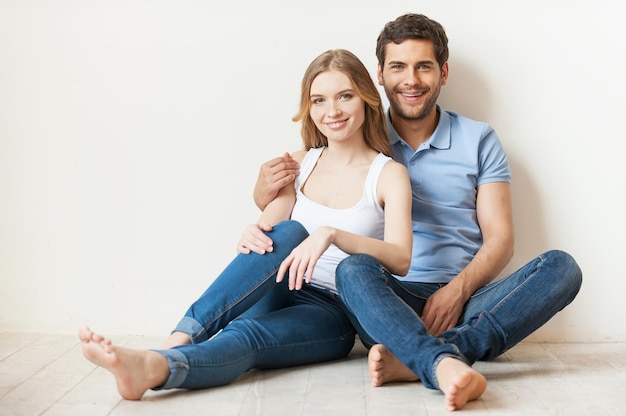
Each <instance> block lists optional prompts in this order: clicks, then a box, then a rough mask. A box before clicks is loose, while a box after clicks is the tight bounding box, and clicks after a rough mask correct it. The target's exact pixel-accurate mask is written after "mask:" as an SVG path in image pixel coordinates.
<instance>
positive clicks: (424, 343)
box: [335, 250, 582, 389]
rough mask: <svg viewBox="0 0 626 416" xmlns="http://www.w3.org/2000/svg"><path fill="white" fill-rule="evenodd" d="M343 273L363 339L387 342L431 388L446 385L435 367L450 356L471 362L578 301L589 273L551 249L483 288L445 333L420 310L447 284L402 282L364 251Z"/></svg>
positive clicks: (340, 287) (339, 275) (340, 278)
mask: <svg viewBox="0 0 626 416" xmlns="http://www.w3.org/2000/svg"><path fill="white" fill-rule="evenodd" d="M335 279H336V283H337V291H338V293H339V296H340V298H341V300H342V302H343V303H344V304H345V306H346V307H347V308H348V314H349V315H350V318H351V320H352V323H353V325H354V326H355V328H356V329H357V332H358V334H359V336H360V338H361V339H362V340H363V343H364V344H365V345H366V346H368V347H370V346H371V345H373V344H383V345H385V346H386V347H387V348H388V349H389V351H391V353H393V354H394V355H395V356H396V357H397V358H398V359H399V360H400V361H401V362H402V363H403V364H404V365H406V366H407V367H408V368H409V369H411V371H413V372H414V373H415V374H416V375H417V376H418V377H419V378H420V380H421V381H422V382H423V383H424V385H425V386H426V387H429V388H435V389H438V388H439V387H438V383H437V379H436V376H435V371H436V368H437V364H438V363H439V361H440V360H441V359H442V358H444V357H447V356H452V357H455V358H458V359H461V360H463V361H465V362H466V363H468V364H470V365H471V364H473V363H474V362H476V361H478V360H488V359H492V358H495V357H497V356H498V355H500V354H502V353H504V352H505V351H506V350H508V349H509V348H511V347H513V346H514V345H516V344H517V343H518V342H520V341H521V340H522V339H524V338H525V337H527V336H528V335H530V334H531V333H532V332H533V331H535V330H537V329H538V328H539V327H541V326H542V325H543V324H545V323H546V322H547V321H548V320H549V319H550V318H552V317H553V316H554V315H555V314H556V313H557V312H559V311H560V310H561V309H563V308H564V307H565V306H567V305H568V304H569V303H570V302H572V300H574V297H575V296H576V294H577V293H578V291H579V289H580V286H581V284H582V272H581V270H580V268H579V267H578V265H577V264H576V262H575V261H574V259H573V258H572V257H571V256H570V255H569V254H567V253H565V252H563V251H558V250H554V251H549V252H546V253H544V254H542V255H540V256H538V257H537V258H535V259H534V260H533V261H531V262H530V263H528V264H526V265H525V266H524V267H522V268H520V269H519V270H517V271H516V272H514V273H512V274H511V275H509V276H507V277H506V278H503V279H501V280H497V281H495V282H492V283H490V284H488V285H486V286H484V287H483V288H481V289H479V290H478V291H476V293H474V295H473V296H472V297H471V298H470V300H469V301H468V302H467V304H466V305H465V309H464V311H463V314H462V316H461V318H460V320H459V323H458V325H457V326H456V327H454V328H452V329H450V330H448V331H446V332H444V333H443V334H441V335H440V336H438V337H434V336H432V335H430V334H429V333H428V330H427V329H426V327H425V325H424V323H423V322H422V320H421V318H420V316H421V313H422V310H423V308H424V305H425V303H426V299H427V298H428V297H429V296H430V295H431V294H433V293H434V292H435V291H436V290H437V289H439V288H440V287H441V286H443V285H442V284H432V283H415V282H405V281H402V280H401V279H398V278H395V277H393V276H392V275H391V274H390V273H389V272H388V271H387V270H386V269H385V268H384V267H383V266H382V265H381V264H380V262H379V261H378V260H376V259H375V258H373V257H370V256H367V255H362V254H356V255H352V256H350V257H348V258H346V259H344V260H343V261H342V262H341V263H340V264H339V266H338V268H337V271H336V276H335Z"/></svg>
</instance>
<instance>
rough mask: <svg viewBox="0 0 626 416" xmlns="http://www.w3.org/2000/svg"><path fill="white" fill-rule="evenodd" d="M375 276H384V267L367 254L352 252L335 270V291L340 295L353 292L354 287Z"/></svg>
mask: <svg viewBox="0 0 626 416" xmlns="http://www.w3.org/2000/svg"><path fill="white" fill-rule="evenodd" d="M376 276H384V267H383V265H382V264H381V263H380V262H379V261H378V260H376V258H374V257H372V256H370V255H368V254H352V255H350V256H348V257H346V258H345V259H343V260H342V261H341V262H340V263H339V265H338V266H337V269H336V270H335V284H336V285H337V293H339V295H340V296H341V295H342V293H354V289H355V287H358V286H360V285H361V284H362V283H364V282H366V281H368V280H370V279H373V278H375V277H376ZM357 290H358V289H357Z"/></svg>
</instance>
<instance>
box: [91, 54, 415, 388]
mask: <svg viewBox="0 0 626 416" xmlns="http://www.w3.org/2000/svg"><path fill="white" fill-rule="evenodd" d="M293 120H294V121H301V122H302V139H303V143H304V147H305V150H303V151H297V152H295V153H294V154H293V155H292V156H293V158H294V159H295V160H297V161H298V162H299V163H300V165H301V173H300V175H299V176H298V178H297V180H296V182H295V186H294V187H285V188H284V189H283V190H281V191H280V193H279V195H278V196H277V197H276V198H275V200H274V201H273V202H272V203H270V204H269V205H268V206H267V207H266V209H265V210H264V211H263V213H262V215H261V217H260V219H259V220H258V222H257V224H254V225H252V226H251V227H258V228H260V229H262V230H266V232H267V233H268V235H271V239H272V240H273V241H274V247H273V250H272V251H271V252H266V253H263V254H258V253H254V252H250V251H249V250H248V248H247V247H246V245H245V243H243V241H245V239H242V243H240V245H239V251H240V254H239V255H238V256H237V257H236V258H235V260H233V262H232V263H231V264H230V265H229V266H228V267H227V268H226V269H225V270H224V271H223V272H222V274H221V275H220V276H218V278H217V279H216V280H215V281H214V282H213V283H212V284H211V286H210V287H209V288H208V289H207V291H206V292H205V293H204V294H203V295H202V296H201V297H200V298H199V299H198V300H197V301H196V302H195V303H194V304H193V305H192V306H191V307H190V308H189V310H188V311H187V313H186V314H185V316H184V317H183V319H182V320H181V321H180V323H179V324H178V326H177V327H176V329H175V330H174V332H173V333H172V334H171V336H170V337H169V338H168V340H167V341H166V342H165V344H164V346H163V349H161V350H134V349H129V348H124V347H119V346H115V345H113V344H112V343H111V342H110V341H109V340H108V339H106V338H104V337H102V336H100V335H97V334H95V333H93V332H92V331H91V330H90V329H89V328H87V327H83V328H81V329H80V330H79V337H80V339H81V340H82V341H83V353H84V355H85V357H86V358H88V359H89V360H91V361H92V362H94V363H96V364H98V365H100V366H102V367H105V368H107V369H108V370H109V371H111V372H112V373H113V375H114V376H115V379H116V383H117V387H118V391H119V393H120V394H121V396H122V397H124V398H125V399H131V400H138V399H140V398H141V397H142V396H143V394H144V393H145V392H146V391H147V390H149V389H169V388H185V389H197V388H206V387H211V386H218V385H223V384H228V383H230V382H231V381H233V380H234V379H235V378H237V377H238V376H239V375H241V374H242V373H244V372H245V371H247V370H249V369H252V368H280V367H287V366H296V365H303V364H310V363H316V362H322V361H328V360H333V359H338V358H341V357H344V356H346V355H347V354H348V353H349V352H350V350H351V349H352V347H353V345H354V339H355V330H354V328H353V327H352V325H351V324H350V320H349V318H348V316H347V315H346V312H345V308H344V306H343V304H342V303H341V300H340V299H338V296H337V291H336V288H335V281H334V272H335V268H336V266H337V264H338V263H339V261H341V259H343V258H344V257H346V256H347V255H348V254H352V253H364V254H369V255H371V256H373V257H375V258H377V259H378V260H379V261H380V262H381V263H382V264H384V265H385V267H387V268H389V271H390V272H391V273H393V274H397V275H404V274H406V273H407V271H408V267H409V263H410V260H411V245H412V244H411V243H412V231H411V190H410V184H409V180H408V176H407V172H406V168H404V166H402V165H400V164H399V163H396V162H394V161H392V160H391V158H390V147H389V142H388V139H387V134H386V133H387V132H386V127H385V117H384V113H383V108H382V103H381V99H380V96H379V94H378V91H377V89H376V87H375V85H374V83H373V81H372V79H371V77H370V75H369V73H368V71H367V69H366V68H365V66H364V65H363V64H362V63H361V61H359V59H358V58H357V57H356V56H354V55H353V54H352V53H350V52H348V51H346V50H331V51H327V52H325V53H323V54H321V55H320V56H318V57H317V58H316V59H315V60H313V62H312V63H311V64H310V65H309V67H308V69H307V70H306V72H305V74H304V77H303V80H302V90H301V100H300V110H299V112H298V114H296V116H295V117H294V119H293Z"/></svg>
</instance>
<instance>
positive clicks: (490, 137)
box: [476, 125, 511, 185]
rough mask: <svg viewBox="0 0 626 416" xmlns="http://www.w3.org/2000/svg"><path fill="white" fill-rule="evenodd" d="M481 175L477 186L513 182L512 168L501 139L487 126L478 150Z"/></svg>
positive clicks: (479, 174)
mask: <svg viewBox="0 0 626 416" xmlns="http://www.w3.org/2000/svg"><path fill="white" fill-rule="evenodd" d="M478 166H479V173H478V178H477V181H476V185H482V184H485V183H491V182H511V168H510V166H509V159H508V158H507V156H506V152H505V151H504V147H503V146H502V143H501V142H500V138H499V137H498V135H497V134H496V132H495V131H494V129H493V128H492V127H491V126H489V125H486V126H485V128H484V130H483V134H482V138H481V141H480V145H479V148H478Z"/></svg>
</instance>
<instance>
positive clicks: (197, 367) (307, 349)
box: [157, 221, 356, 389]
mask: <svg viewBox="0 0 626 416" xmlns="http://www.w3.org/2000/svg"><path fill="white" fill-rule="evenodd" d="M268 236H269V237H270V238H271V239H272V241H273V242H274V251H273V252H270V253H266V254H263V255H259V254H255V253H251V254H238V255H237V256H236V257H235V259H234V260H233V261H232V262H231V263H230V264H229V265H228V266H227V267H226V269H225V270H224V271H223V272H222V273H221V274H220V275H219V276H218V277H217V279H215V281H214V282H213V283H212V284H211V285H210V286H209V288H208V289H207V290H206V291H205V292H204V294H202V296H201V297H200V298H199V299H198V300H197V301H196V302H194V303H193V304H192V305H191V307H190V308H189V310H188V311H187V313H186V314H185V316H184V317H183V318H182V319H181V321H180V322H179V324H178V325H177V327H176V328H175V330H174V331H180V332H184V333H187V334H189V336H190V338H191V340H192V344H190V345H182V346H179V347H175V348H172V349H169V350H158V351H157V352H159V353H161V354H162V355H164V356H165V357H166V358H167V360H168V363H169V366H170V376H169V378H168V380H167V382H166V383H165V384H164V385H163V386H161V387H159V388H158V389H169V388H185V389H197V388H205V387H212V386H218V385H223V384H228V383H230V382H231V381H233V380H234V379H236V378H237V377H238V376H239V375H241V374H242V373H244V372H245V371H247V370H250V369H252V368H280V367H289V366H296V365H303V364H310V363H316V362H322V361H328V360H333V359H338V358H341V357H344V356H346V355H347V354H348V353H349V352H350V350H351V349H352V347H353V346H354V341H355V335H356V331H355V330H354V327H353V326H352V324H351V322H350V319H349V318H348V316H347V314H346V311H345V308H344V306H343V305H342V303H341V302H340V301H339V300H338V297H337V296H336V295H335V294H333V293H331V292H329V291H326V290H321V289H316V288H314V287H311V286H309V285H306V286H305V287H304V288H303V289H301V290H299V291H290V290H289V288H288V285H287V279H285V280H283V282H281V283H278V284H277V283H276V273H277V271H278V268H279V266H280V263H281V262H282V261H283V260H284V259H285V258H286V257H287V256H288V255H289V253H290V252H291V251H292V250H293V249H294V248H295V247H296V246H297V245H298V244H300V243H301V242H302V241H303V240H304V239H305V238H306V237H307V236H308V233H307V232H306V230H305V229H304V227H303V226H302V225H301V224H300V223H298V222H296V221H285V222H282V223H280V224H277V225H276V226H275V227H274V228H273V230H272V231H271V232H270V233H268Z"/></svg>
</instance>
